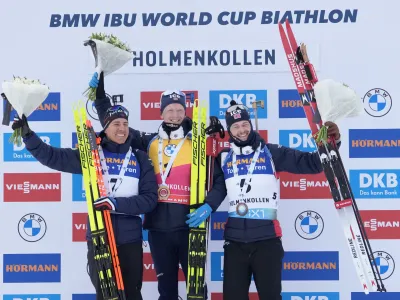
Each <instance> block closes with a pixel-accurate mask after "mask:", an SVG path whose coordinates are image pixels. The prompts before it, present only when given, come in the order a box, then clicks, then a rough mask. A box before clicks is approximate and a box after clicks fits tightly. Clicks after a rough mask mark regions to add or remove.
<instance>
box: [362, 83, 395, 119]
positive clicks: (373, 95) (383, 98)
mask: <svg viewBox="0 0 400 300" xmlns="http://www.w3.org/2000/svg"><path fill="white" fill-rule="evenodd" d="M363 102H364V110H365V111H366V112H367V114H369V115H370V116H372V117H383V116H384V115H386V114H387V113H388V112H389V111H390V109H391V108H392V97H391V96H390V94H389V93H388V92H387V91H385V90H384V89H381V88H376V89H372V90H369V91H368V92H367V93H366V94H365V95H364V98H363Z"/></svg>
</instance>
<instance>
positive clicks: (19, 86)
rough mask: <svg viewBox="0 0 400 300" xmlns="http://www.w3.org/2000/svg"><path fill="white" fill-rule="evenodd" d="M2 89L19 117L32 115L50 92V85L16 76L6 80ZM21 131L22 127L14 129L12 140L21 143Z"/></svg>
mask: <svg viewBox="0 0 400 300" xmlns="http://www.w3.org/2000/svg"><path fill="white" fill-rule="evenodd" d="M2 89H3V92H4V94H5V96H7V99H8V101H9V102H10V104H11V105H12V107H13V108H14V109H15V111H16V112H17V114H18V117H19V118H22V115H25V117H28V116H30V115H31V114H32V113H33V112H34V111H35V110H36V108H38V107H39V105H40V104H42V102H43V101H44V100H46V98H47V96H48V95H49V93H50V89H49V87H48V86H47V85H46V84H42V83H41V82H40V81H39V80H35V79H28V78H26V77H15V76H14V79H13V80H11V81H4V82H3V83H2ZM21 133H22V132H21V128H19V129H17V130H14V133H13V134H12V136H11V138H10V142H13V143H14V144H17V145H20V144H21Z"/></svg>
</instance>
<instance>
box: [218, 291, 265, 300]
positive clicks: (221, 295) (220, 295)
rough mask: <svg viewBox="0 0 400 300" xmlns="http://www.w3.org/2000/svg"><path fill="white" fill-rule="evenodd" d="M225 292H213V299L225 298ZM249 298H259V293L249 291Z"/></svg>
mask: <svg viewBox="0 0 400 300" xmlns="http://www.w3.org/2000/svg"><path fill="white" fill-rule="evenodd" d="M223 296H224V294H223V293H211V300H224V297H223ZM247 299H248V300H259V298H258V294H257V293H254V292H253V293H249V298H247Z"/></svg>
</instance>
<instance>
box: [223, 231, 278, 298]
mask: <svg viewBox="0 0 400 300" xmlns="http://www.w3.org/2000/svg"><path fill="white" fill-rule="evenodd" d="M283 256H284V250H283V247H282V242H281V239H280V238H274V239H269V240H263V241H258V242H252V243H239V242H233V241H225V243H224V280H223V294H224V296H223V299H224V300H248V299H249V296H248V293H249V287H250V283H251V277H252V276H253V277H254V283H255V285H256V288H257V292H258V297H259V299H260V300H281V299H282V297H281V291H282V285H281V279H282V259H283Z"/></svg>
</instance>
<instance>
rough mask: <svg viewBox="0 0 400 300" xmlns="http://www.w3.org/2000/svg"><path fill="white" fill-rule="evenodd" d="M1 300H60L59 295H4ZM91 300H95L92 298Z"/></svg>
mask: <svg viewBox="0 0 400 300" xmlns="http://www.w3.org/2000/svg"><path fill="white" fill-rule="evenodd" d="M3 300H61V295H59V294H35V295H34V294H24V295H4V296H3ZM93 300H95V299H94V298H93Z"/></svg>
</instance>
